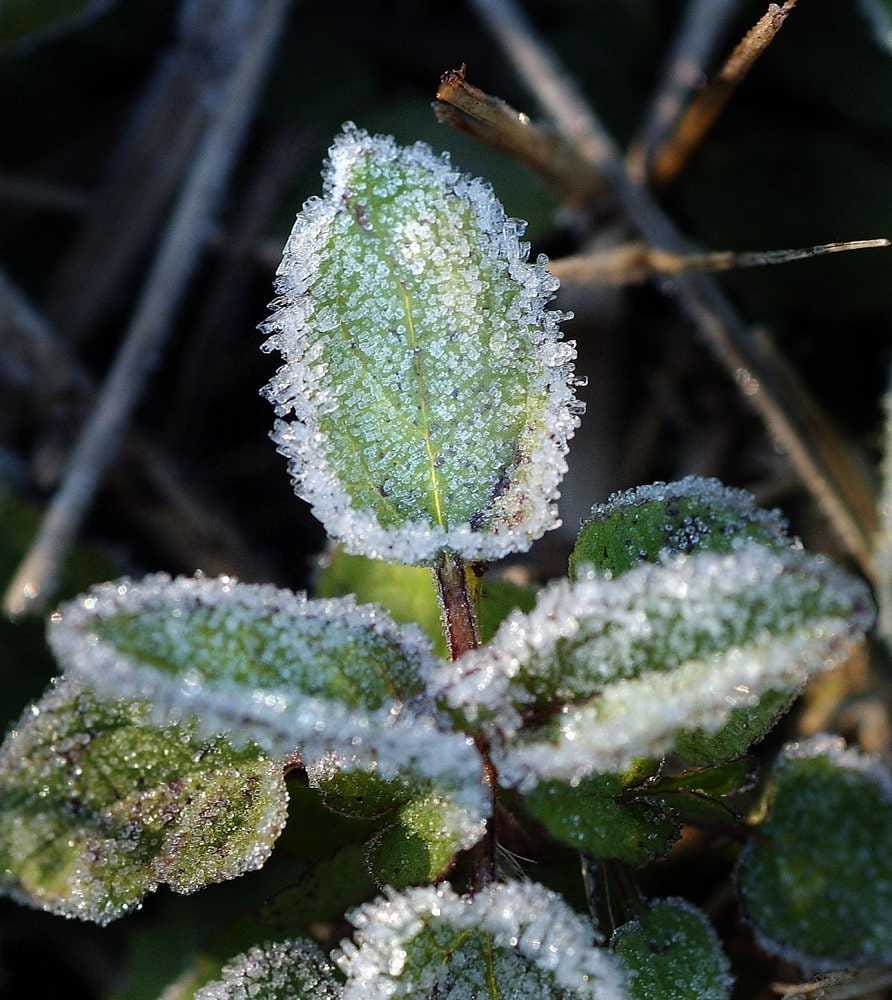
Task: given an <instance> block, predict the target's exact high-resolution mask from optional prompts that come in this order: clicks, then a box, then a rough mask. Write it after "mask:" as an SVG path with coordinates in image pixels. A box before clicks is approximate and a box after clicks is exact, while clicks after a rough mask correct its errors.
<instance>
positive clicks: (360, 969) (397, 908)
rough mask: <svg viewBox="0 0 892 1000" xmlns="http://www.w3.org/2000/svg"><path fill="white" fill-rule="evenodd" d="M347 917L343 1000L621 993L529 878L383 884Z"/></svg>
mask: <svg viewBox="0 0 892 1000" xmlns="http://www.w3.org/2000/svg"><path fill="white" fill-rule="evenodd" d="M348 916H349V919H350V921H351V922H352V923H353V925H354V926H355V927H356V933H355V935H354V938H355V941H353V942H351V941H345V942H343V943H342V945H341V949H342V950H341V952H340V953H339V954H337V953H336V954H335V956H334V958H335V961H336V962H337V963H338V965H339V966H340V967H341V970H342V971H343V972H344V973H345V974H346V976H347V984H346V986H345V988H344V1000H389V998H396V997H412V998H414V1000H424V998H430V1000H433V998H435V997H454V998H456V1000H458V998H467V1000H489V998H492V997H502V998H504V1000H521V998H533V997H535V998H536V1000H571V998H575V997H591V998H597V1000H621V998H623V997H625V989H624V979H623V975H622V973H621V971H620V967H619V963H618V962H617V960H616V959H615V958H614V957H613V956H611V955H610V954H609V953H608V952H607V951H605V950H601V949H599V948H596V947H595V946H594V937H593V932H592V930H591V927H590V925H588V924H587V922H586V921H584V920H583V919H582V918H581V917H579V916H577V915H576V914H575V913H573V911H572V910H570V909H569V907H568V906H567V905H566V903H564V902H563V900H562V899H561V898H560V897H559V896H557V895H556V894H555V893H553V892H550V891H549V890H547V889H544V888H543V887H542V886H540V885H536V884H535V883H532V882H525V883H521V882H509V883H500V884H494V885H491V886H489V887H487V888H486V889H483V890H481V891H480V892H478V893H476V894H475V895H474V896H473V897H472V898H463V897H460V896H457V895H456V894H455V893H454V892H453V890H452V889H451V888H450V887H449V886H448V885H447V884H446V883H443V884H441V885H439V886H437V887H436V888H434V887H427V888H419V889H410V890H408V891H406V892H404V893H395V892H389V893H388V894H387V896H386V897H385V898H381V899H378V900H377V901H376V902H374V903H369V904H366V905H365V906H361V907H360V908H359V909H358V910H355V911H354V912H353V913H352V914H349V915H348Z"/></svg>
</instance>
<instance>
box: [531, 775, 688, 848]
mask: <svg viewBox="0 0 892 1000" xmlns="http://www.w3.org/2000/svg"><path fill="white" fill-rule="evenodd" d="M642 765H643V766H642ZM650 770H652V768H651V767H649V766H648V764H647V762H640V763H636V765H634V766H633V767H631V768H629V770H628V771H627V772H626V773H625V774H599V775H595V776H592V777H589V778H585V779H583V780H582V781H581V782H579V784H578V785H576V786H575V787H574V786H573V785H570V784H568V783H566V782H562V781H543V782H541V783H540V784H539V785H537V786H536V787H535V788H534V789H533V790H532V791H531V792H529V793H528V794H527V795H526V796H525V797H524V804H525V805H526V807H527V809H529V811H530V812H531V813H532V814H533V815H534V816H535V817H536V818H537V819H538V820H540V821H541V823H542V824H543V825H544V826H545V828H546V829H547V830H548V832H549V833H550V834H551V835H552V836H553V837H555V838H556V839H557V840H560V841H561V842H562V843H564V844H567V845H569V846H570V847H574V848H576V849H577V850H580V851H584V852H585V853H586V854H590V855H591V856H592V857H595V858H599V859H602V860H606V859H611V858H612V859H616V860H618V861H625V862H626V863H627V864H630V865H643V864H646V863H647V862H648V861H653V860H654V859H655V858H659V857H662V856H664V855H666V854H668V852H669V850H670V848H671V847H672V843H673V841H674V840H675V839H676V837H677V836H678V833H679V827H678V823H677V822H676V821H675V820H674V818H673V817H672V815H671V813H669V812H668V811H667V810H666V809H665V808H663V807H661V806H660V805H659V804H658V803H657V804H651V803H649V802H629V803H625V802H620V801H619V795H620V794H621V793H622V792H623V790H624V789H625V788H626V787H627V786H628V785H631V784H633V783H635V782H637V781H640V780H642V779H644V778H645V777H646V776H647V774H648V772H649V771H650Z"/></svg>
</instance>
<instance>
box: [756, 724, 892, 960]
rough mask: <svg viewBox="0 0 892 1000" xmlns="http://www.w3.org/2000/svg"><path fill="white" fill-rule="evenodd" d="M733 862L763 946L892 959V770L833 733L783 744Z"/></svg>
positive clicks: (812, 956)
mask: <svg viewBox="0 0 892 1000" xmlns="http://www.w3.org/2000/svg"><path fill="white" fill-rule="evenodd" d="M759 834H760V836H759V837H758V839H756V838H754V839H753V840H752V841H751V842H750V843H749V844H748V845H747V847H746V849H745V850H744V853H743V855H742V857H741V861H740V867H739V871H738V885H739V889H740V893H741V898H742V901H743V905H744V907H745V909H746V911H747V913H748V916H749V917H750V919H751V920H752V922H753V926H754V929H755V931H756V937H757V939H758V941H759V943H760V944H761V946H762V947H763V948H764V949H765V950H766V951H768V952H770V953H772V954H777V955H782V956H783V957H784V958H786V959H788V960H790V961H793V962H796V963H798V964H800V965H801V966H803V967H804V968H805V969H806V970H808V971H814V970H827V969H839V968H843V967H850V966H862V965H864V966H867V965H881V964H888V963H889V962H890V961H892V861H890V855H889V844H890V843H892V774H890V772H889V770H888V768H886V767H885V766H884V765H883V764H882V763H880V761H879V760H877V759H875V758H870V757H867V756H865V755H864V754H861V753H859V752H857V751H855V750H847V749H845V744H844V742H843V741H842V740H841V739H839V738H838V737H832V736H818V737H815V738H813V739H811V740H808V741H806V742H803V743H792V744H788V745H787V746H786V747H785V748H784V750H783V751H782V753H781V755H780V757H779V758H778V760H777V763H776V764H775V768H774V772H773V774H772V779H771V784H770V787H769V812H768V816H767V818H766V819H765V821H764V823H763V824H762V826H761V828H760V830H759Z"/></svg>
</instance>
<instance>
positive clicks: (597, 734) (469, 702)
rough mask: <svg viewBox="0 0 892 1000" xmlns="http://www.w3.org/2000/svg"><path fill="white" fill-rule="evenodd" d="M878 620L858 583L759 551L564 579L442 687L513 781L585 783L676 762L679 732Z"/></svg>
mask: <svg viewBox="0 0 892 1000" xmlns="http://www.w3.org/2000/svg"><path fill="white" fill-rule="evenodd" d="M871 621H872V610H871V603H870V599H869V596H868V593H867V590H866V588H865V587H864V586H863V584H862V583H861V582H860V581H858V580H855V579H853V578H851V577H849V576H847V575H846V574H844V573H842V572H841V571H839V570H837V569H836V568H834V567H833V566H832V564H830V563H829V562H828V561H827V560H825V559H823V558H821V557H811V556H807V555H806V554H804V553H803V552H801V551H797V550H787V551H784V552H780V553H778V552H774V551H772V550H771V549H768V548H766V547H765V546H762V545H758V544H756V543H749V544H747V545H745V546H743V547H741V548H739V549H736V550H735V551H734V552H732V553H731V554H728V555H716V554H713V553H708V552H701V553H698V554H696V555H693V556H674V557H670V558H667V559H666V560H665V561H664V562H662V563H660V564H643V565H641V566H639V567H637V568H635V569H632V570H629V571H628V572H627V573H625V574H624V575H622V576H620V577H618V578H617V579H615V580H609V579H604V578H602V577H597V576H592V577H589V578H587V579H583V580H581V581H579V582H578V583H576V584H570V583H567V582H566V581H561V582H558V583H555V584H552V585H551V586H550V587H548V588H547V589H546V590H545V591H543V593H542V594H541V595H540V598H539V601H538V602H537V605H536V607H535V609H534V610H533V611H532V612H531V613H530V614H529V615H523V614H520V613H516V612H515V613H514V614H512V615H511V616H510V617H509V618H508V619H506V621H505V622H504V623H503V624H502V626H501V628H500V629H499V631H498V633H497V634H496V636H495V638H494V640H493V642H492V643H491V645H490V646H489V647H486V648H484V649H481V650H478V651H474V652H472V653H470V654H468V655H467V656H465V657H463V658H462V659H461V660H460V661H459V662H458V663H457V664H454V665H453V664H450V665H444V666H442V667H441V668H440V671H439V676H438V678H437V680H436V682H435V688H436V689H437V690H439V692H440V693H441V695H442V697H443V698H444V699H445V700H446V701H447V702H448V703H449V704H450V705H451V706H453V707H455V708H461V709H462V710H463V711H465V712H466V713H467V714H469V715H471V716H474V715H475V714H476V715H477V716H478V717H479V718H480V720H481V721H482V723H483V724H484V725H485V727H486V729H487V731H488V732H489V733H490V734H491V736H492V738H493V740H494V750H493V753H494V760H495V761H496V764H497V767H498V769H499V774H500V778H501V779H502V780H504V781H507V782H509V783H517V782H520V783H522V784H523V786H524V787H525V788H530V787H532V786H533V785H534V784H535V780H536V776H537V775H538V776H540V777H553V778H561V779H565V780H572V781H578V780H579V779H580V778H582V777H583V776H584V775H585V774H588V773H591V772H592V771H615V770H621V769H623V768H625V767H626V766H628V765H629V764H630V763H631V762H632V761H633V760H634V759H635V758H636V757H650V756H654V755H656V754H662V753H665V752H666V751H667V750H669V749H671V747H672V744H673V740H674V737H675V734H676V733H677V732H679V731H680V730H681V729H690V728H692V727H702V728H703V729H705V730H707V731H710V732H712V731H715V730H716V729H717V728H718V727H719V726H721V725H722V724H723V723H724V722H725V721H726V720H727V718H728V716H729V714H730V712H731V711H732V710H733V709H735V708H739V707H747V706H751V705H754V704H755V703H756V702H757V701H758V700H759V698H760V696H761V695H762V694H763V693H764V692H765V691H767V690H772V689H776V688H778V687H793V686H795V685H797V684H800V683H801V682H802V681H804V680H805V679H806V677H807V676H809V675H810V674H811V673H813V672H815V671H817V670H821V669H826V668H828V667H830V666H832V665H833V664H835V663H836V662H838V661H839V658H840V657H841V656H842V655H844V653H845V652H846V651H847V649H848V648H849V645H850V643H851V641H852V640H853V638H856V637H858V636H859V635H860V634H861V633H862V632H863V631H864V630H865V629H866V628H867V627H869V625H870V623H871ZM586 699H587V700H586ZM562 703H565V704H564V707H563V708H562V709H560V705H561V704H562ZM556 708H557V709H558V711H557V713H556ZM542 719H544V720H545V722H544V724H542V725H541V726H540V727H539V728H534V729H533V730H532V731H531V730H530V729H529V728H527V729H526V730H524V731H523V732H519V731H520V730H521V728H522V727H523V726H524V724H525V723H535V722H536V721H537V720H539V721H540V722H541V720H542ZM518 734H519V735H518Z"/></svg>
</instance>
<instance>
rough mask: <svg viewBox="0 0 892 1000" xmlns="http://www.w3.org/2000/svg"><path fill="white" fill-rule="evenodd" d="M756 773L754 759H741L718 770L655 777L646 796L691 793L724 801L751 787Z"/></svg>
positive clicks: (721, 766)
mask: <svg viewBox="0 0 892 1000" xmlns="http://www.w3.org/2000/svg"><path fill="white" fill-rule="evenodd" d="M753 771H754V767H753V761H752V760H748V759H746V758H737V759H735V760H733V761H729V762H728V763H726V764H721V765H719V766H717V767H704V768H698V769H696V770H691V771H684V772H683V773H681V774H674V775H670V776H661V777H658V778H654V779H653V780H651V781H649V782H647V784H646V785H645V786H644V787H643V789H642V791H643V793H644V794H647V793H649V792H651V791H653V792H657V793H659V792H664V791H691V792H701V793H702V794H703V795H711V796H713V797H716V796H717V797H719V798H722V797H724V796H726V795H733V794H734V793H735V792H740V791H744V790H745V789H747V788H750V787H751V786H752V784H753V777H754V775H753Z"/></svg>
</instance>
